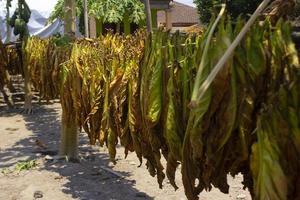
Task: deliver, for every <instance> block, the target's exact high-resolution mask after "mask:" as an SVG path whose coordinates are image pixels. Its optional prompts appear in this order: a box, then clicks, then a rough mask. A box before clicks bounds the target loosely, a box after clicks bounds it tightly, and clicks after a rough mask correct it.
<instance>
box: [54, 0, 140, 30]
mask: <svg viewBox="0 0 300 200" xmlns="http://www.w3.org/2000/svg"><path fill="white" fill-rule="evenodd" d="M88 4H89V5H88V7H89V13H90V14H91V15H94V16H95V17H96V18H98V19H101V21H103V22H104V23H116V24H118V23H121V22H123V21H124V20H127V19H128V20H129V21H130V22H133V23H136V24H138V23H139V22H141V21H143V20H145V18H146V16H145V10H144V4H143V3H142V2H141V1H140V0H91V1H89V2H88ZM63 15H64V0H59V1H58V2H57V4H56V5H55V7H54V10H53V12H52V13H51V15H50V17H49V22H53V21H54V20H55V19H57V18H60V19H63ZM76 15H77V17H78V18H79V29H80V32H81V33H84V23H83V19H84V14H83V1H82V0H76Z"/></svg>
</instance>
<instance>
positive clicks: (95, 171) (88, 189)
mask: <svg viewBox="0 0 300 200" xmlns="http://www.w3.org/2000/svg"><path fill="white" fill-rule="evenodd" d="M20 111H21V109H20V108H15V109H14V110H7V109H5V108H4V107H3V106H2V107H1V106H0V117H13V116H15V115H19V112H20ZM60 112H61V109H60V106H59V104H57V103H56V104H53V105H48V106H43V105H39V104H35V105H34V113H33V114H32V115H26V114H22V117H23V119H24V121H25V125H26V129H28V130H29V131H32V133H33V134H32V135H30V136H29V137H26V138H24V137H23V138H22V139H20V140H19V141H17V142H15V144H13V145H12V146H10V147H8V148H5V149H0V171H1V169H3V168H6V167H13V166H14V165H15V164H16V163H18V162H20V161H22V160H33V159H37V160H43V165H42V166H41V168H40V170H47V171H50V172H55V173H58V175H59V176H60V177H61V178H64V179H67V182H66V184H64V185H63V188H61V190H62V191H63V192H64V193H65V194H69V195H71V196H72V197H73V198H77V199H81V200H98V199H99V200H100V199H101V200H114V199H115V200H119V199H122V200H129V199H133V200H134V199H149V200H150V199H153V198H152V197H150V196H147V195H146V194H145V193H142V192H140V191H138V190H136V189H135V188H134V184H135V181H129V180H126V177H128V176H130V174H129V173H127V172H118V174H119V175H116V174H113V173H111V172H109V170H107V168H110V165H109V157H108V155H107V154H104V153H100V152H99V151H97V149H95V148H92V147H90V146H89V145H88V141H87V137H86V136H85V135H84V134H81V135H80V148H79V152H80V156H81V158H82V161H81V162H80V163H66V162H63V161H56V160H51V159H50V160H45V156H46V155H45V154H47V153H49V152H50V154H51V155H54V154H57V152H58V145H59V133H60ZM12 126H13V125H12ZM0 134H1V133H0ZM18 134H22V133H18ZM37 141H38V142H41V143H42V144H43V145H42V146H45V147H46V148H45V149H43V148H42V147H40V146H39V145H37ZM48 157H49V156H48ZM49 181H54V179H53V180H49Z"/></svg>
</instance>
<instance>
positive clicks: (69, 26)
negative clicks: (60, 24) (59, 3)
mask: <svg viewBox="0 0 300 200" xmlns="http://www.w3.org/2000/svg"><path fill="white" fill-rule="evenodd" d="M75 4H76V3H75V0H65V20H64V33H65V35H68V36H70V37H75V31H76V10H75V6H76V5H75Z"/></svg>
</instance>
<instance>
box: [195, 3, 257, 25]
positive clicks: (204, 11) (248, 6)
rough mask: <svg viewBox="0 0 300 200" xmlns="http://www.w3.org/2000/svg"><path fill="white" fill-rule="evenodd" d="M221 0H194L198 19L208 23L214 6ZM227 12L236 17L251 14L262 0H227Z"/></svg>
mask: <svg viewBox="0 0 300 200" xmlns="http://www.w3.org/2000/svg"><path fill="white" fill-rule="evenodd" d="M222 2H224V1H223V0H194V3H195V4H196V5H197V8H198V12H199V15H200V20H201V21H202V22H203V23H208V22H209V20H210V18H211V17H212V13H214V9H213V8H214V6H215V5H218V4H221V3H222ZM225 2H226V6H227V12H228V14H229V15H230V16H231V17H232V18H237V17H238V16H240V15H241V16H242V17H247V15H248V14H252V13H253V12H254V11H255V9H256V8H257V6H258V5H259V3H261V2H262V0H251V1H249V0H227V1H225Z"/></svg>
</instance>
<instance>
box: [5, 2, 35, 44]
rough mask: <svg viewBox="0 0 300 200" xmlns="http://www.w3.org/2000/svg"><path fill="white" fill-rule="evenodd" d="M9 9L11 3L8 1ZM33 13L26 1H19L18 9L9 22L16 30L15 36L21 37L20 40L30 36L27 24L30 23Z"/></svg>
mask: <svg viewBox="0 0 300 200" xmlns="http://www.w3.org/2000/svg"><path fill="white" fill-rule="evenodd" d="M6 7H7V9H9V7H11V1H7V5H6ZM30 15H31V11H30V9H29V6H28V5H27V3H26V2H25V0H18V8H17V9H16V10H15V12H14V14H13V16H12V17H11V18H10V19H9V20H8V22H9V25H10V26H11V27H13V28H14V34H15V35H20V39H21V40H23V39H24V37H26V36H28V34H29V33H28V27H27V23H28V22H29V19H30Z"/></svg>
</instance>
